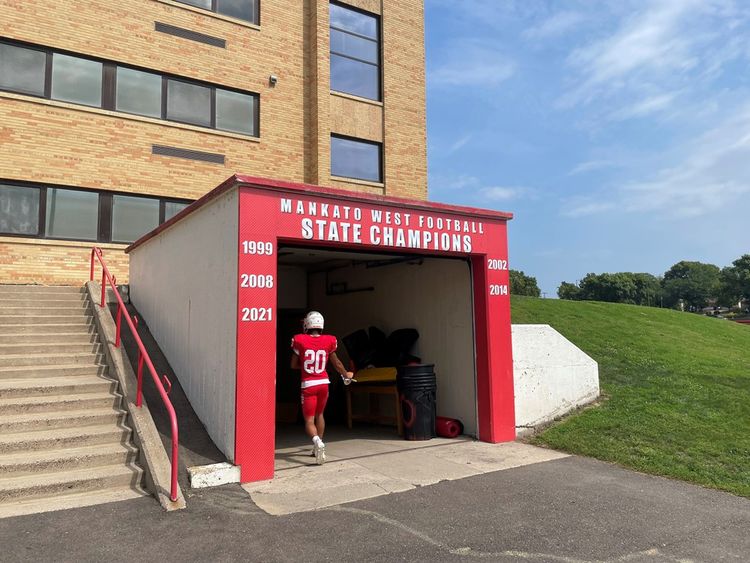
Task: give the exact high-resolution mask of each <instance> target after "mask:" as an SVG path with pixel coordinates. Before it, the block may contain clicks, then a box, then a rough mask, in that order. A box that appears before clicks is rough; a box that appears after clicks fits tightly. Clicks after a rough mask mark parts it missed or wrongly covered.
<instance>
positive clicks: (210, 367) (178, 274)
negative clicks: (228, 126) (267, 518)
mask: <svg viewBox="0 0 750 563" xmlns="http://www.w3.org/2000/svg"><path fill="white" fill-rule="evenodd" d="M237 206H238V192H237V190H231V191H230V192H228V193H227V194H225V195H222V196H220V197H218V198H217V199H215V200H213V201H211V202H209V203H208V204H207V205H205V206H204V207H201V208H199V209H197V210H196V211H195V212H194V213H192V214H191V215H190V216H189V217H188V218H186V220H184V221H178V222H177V223H175V224H174V225H172V226H171V227H169V228H168V229H166V230H164V231H163V232H161V233H159V234H157V235H156V236H155V237H154V238H152V239H150V240H148V241H146V242H145V243H143V244H142V245H140V246H138V247H136V248H135V249H134V250H133V251H132V252H131V253H130V298H131V300H132V302H133V304H134V305H135V306H136V308H137V309H138V311H139V312H140V313H141V315H143V317H144V319H145V321H146V322H147V323H148V326H149V328H150V330H151V333H152V334H153V336H154V338H156V341H157V342H158V343H159V346H160V347H161V349H162V351H163V352H164V354H165V355H166V357H167V359H168V360H169V363H170V365H171V366H172V368H173V369H174V371H175V373H176V374H177V377H178V378H179V380H180V384H181V385H182V387H183V389H184V390H185V394H186V395H187V397H188V399H189V400H190V404H191V405H192V406H193V409H195V412H196V414H197V415H198V417H199V418H200V420H201V421H202V422H203V424H204V425H205V426H206V430H207V431H208V434H209V435H210V436H211V439H212V440H213V441H214V443H215V444H216V446H217V447H218V448H219V449H220V450H221V451H222V452H223V453H224V454H225V455H226V456H227V458H228V459H229V460H230V461H232V460H234V447H235V414H236V412H235V387H236V365H237V251H238V250H237V244H238V242H237V241H238V238H237V237H238V234H237V233H238V213H237Z"/></svg>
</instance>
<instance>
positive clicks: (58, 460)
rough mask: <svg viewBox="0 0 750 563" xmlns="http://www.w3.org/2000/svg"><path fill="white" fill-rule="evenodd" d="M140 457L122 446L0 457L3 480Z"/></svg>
mask: <svg viewBox="0 0 750 563" xmlns="http://www.w3.org/2000/svg"><path fill="white" fill-rule="evenodd" d="M137 457H138V449H137V448H136V447H134V446H131V445H130V444H120V443H112V444H98V445H95V446H82V447H80V448H65V449H59V450H46V451H36V452H22V453H16V454H6V455H3V456H0V478H1V477H10V476H19V475H26V474H30V473H47V472H51V471H66V470H70V469H81V468H84V467H98V466H102V465H125V464H127V463H133V462H135V460H136V458H137Z"/></svg>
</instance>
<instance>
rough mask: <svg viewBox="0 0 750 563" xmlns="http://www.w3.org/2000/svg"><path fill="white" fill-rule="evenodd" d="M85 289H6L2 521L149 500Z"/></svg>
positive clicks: (1, 364) (1, 326)
mask: <svg viewBox="0 0 750 563" xmlns="http://www.w3.org/2000/svg"><path fill="white" fill-rule="evenodd" d="M90 307H91V304H90V302H89V300H88V298H87V296H86V294H85V293H84V291H83V289H82V288H73V287H43V286H10V285H4V286H3V285H0V517H4V516H13V515H20V514H29V513H35V512H45V511H48V510H58V509H61V508H72V507H76V506H87V505H92V504H99V503H102V502H112V501H116V500H125V499H129V498H134V497H140V496H144V495H146V494H147V493H146V492H145V491H144V490H143V488H142V482H143V470H142V469H141V468H139V467H138V466H137V465H135V459H136V456H137V454H138V450H137V449H136V448H135V447H134V446H133V445H132V440H131V430H130V428H128V427H127V426H126V424H125V416H126V413H125V411H124V410H122V409H121V397H120V395H118V393H117V391H118V385H117V383H116V382H115V381H114V380H112V379H109V378H108V377H107V375H108V368H107V366H106V362H105V360H104V357H103V355H102V348H101V344H100V343H99V339H98V336H97V334H96V330H95V325H94V322H93V317H92V316H91V311H90Z"/></svg>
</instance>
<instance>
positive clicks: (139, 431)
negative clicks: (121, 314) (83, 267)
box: [86, 281, 185, 511]
mask: <svg viewBox="0 0 750 563" xmlns="http://www.w3.org/2000/svg"><path fill="white" fill-rule="evenodd" d="M86 290H87V292H88V296H89V299H90V300H91V308H92V313H93V315H94V321H95V322H96V326H97V328H98V330H99V338H100V340H101V343H102V345H103V346H104V353H105V356H106V358H107V363H108V364H109V367H110V369H111V370H112V372H113V373H114V374H115V375H116V376H117V380H118V381H119V383H120V393H121V394H122V396H123V403H124V405H123V406H125V407H126V408H127V410H128V414H129V415H130V416H129V420H128V422H129V423H130V425H131V426H132V428H133V438H134V440H135V442H136V445H137V446H138V448H139V450H140V453H139V455H138V461H139V463H140V464H141V466H142V467H143V469H144V470H145V472H146V485H147V488H148V490H149V491H150V492H152V493H153V494H154V495H155V496H156V497H157V498H158V499H159V503H160V504H161V505H162V507H163V508H164V509H165V510H167V511H171V510H180V509H182V508H185V497H184V495H183V494H182V490H181V489H180V487H179V485H178V486H177V500H176V501H175V502H172V501H171V500H170V498H169V489H170V483H171V467H172V465H171V463H170V461H169V456H168V455H167V452H166V450H165V449H164V445H163V444H162V441H161V437H160V436H159V432H158V431H157V429H156V426H155V425H154V421H153V420H152V418H151V412H150V411H149V408H148V405H147V404H146V400H145V399H143V406H141V407H140V408H138V407H136V406H135V399H136V396H135V395H136V376H135V373H134V372H133V368H132V367H131V365H130V361H129V359H128V357H127V355H126V353H125V348H124V347H123V346H122V345H121V346H120V348H115V335H116V327H115V321H114V319H113V318H112V315H111V314H110V312H109V309H108V308H106V307H105V308H102V307H99V305H98V304H99V302H100V300H101V286H100V285H99V284H98V283H96V282H91V281H90V282H86ZM107 293H108V297H107V302H108V303H109V302H110V301H113V300H114V297H111V295H110V294H111V290H108V291H107ZM125 314H127V312H126V313H125ZM124 324H125V322H124V321H123V325H124ZM123 330H130V329H128V328H124V329H123ZM144 377H150V375H149V376H146V374H144Z"/></svg>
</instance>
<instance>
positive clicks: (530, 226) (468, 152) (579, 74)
mask: <svg viewBox="0 0 750 563" xmlns="http://www.w3.org/2000/svg"><path fill="white" fill-rule="evenodd" d="M425 25H426V48H427V129H428V158H429V190H430V199H431V200H433V201H442V202H447V203H456V204H464V205H475V206H480V207H486V208H491V209H501V210H505V211H511V212H513V213H514V214H515V219H514V220H513V221H512V222H511V223H510V231H509V232H510V237H509V240H510V263H511V267H512V268H514V269H518V270H523V271H525V272H526V273H527V274H529V275H532V276H535V277H536V278H537V280H538V282H539V286H540V287H541V289H542V291H543V292H545V293H546V294H547V296H548V297H553V296H555V295H556V290H557V287H558V285H559V284H560V282H561V281H563V280H564V281H570V282H575V281H577V280H580V279H581V278H582V277H583V276H584V275H586V273H587V272H596V273H601V272H618V271H635V272H650V273H653V274H662V273H663V272H664V271H665V270H667V269H668V268H669V267H670V266H671V265H672V264H674V263H675V262H678V261H680V260H699V261H702V262H711V263H714V264H716V265H718V266H720V267H721V266H726V265H728V264H729V263H730V262H731V261H732V260H734V259H736V258H738V257H739V256H740V255H742V254H745V253H748V252H750V72H749V70H750V64H749V63H750V42H748V40H747V38H748V37H750V2H746V1H744V0H738V1H737V2H733V1H731V0H669V1H657V0H649V1H645V0H637V1H628V0H617V1H612V2H606V1H596V2H594V1H583V0H581V1H576V0H564V1H563V0H556V1H552V0H549V1H543V0H517V1H516V0H460V1H456V0H425Z"/></svg>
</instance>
